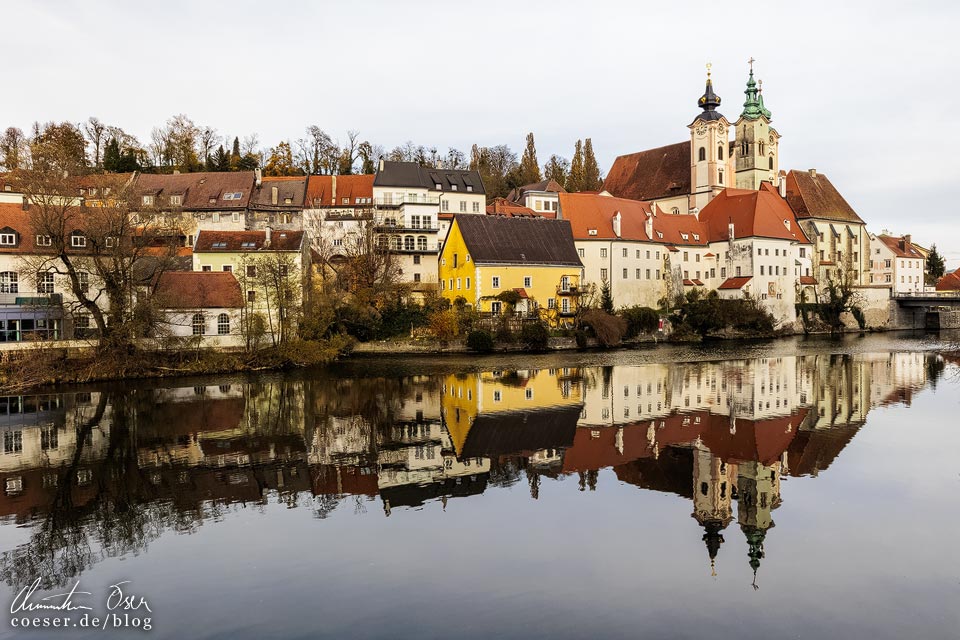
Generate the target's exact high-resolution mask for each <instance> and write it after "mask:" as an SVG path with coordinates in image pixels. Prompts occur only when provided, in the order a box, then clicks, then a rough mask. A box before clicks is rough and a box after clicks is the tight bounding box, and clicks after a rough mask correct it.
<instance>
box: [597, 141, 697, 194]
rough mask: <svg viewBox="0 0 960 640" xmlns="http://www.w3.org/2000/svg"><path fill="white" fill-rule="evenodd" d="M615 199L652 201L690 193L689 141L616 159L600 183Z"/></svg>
mask: <svg viewBox="0 0 960 640" xmlns="http://www.w3.org/2000/svg"><path fill="white" fill-rule="evenodd" d="M603 188H604V190H605V191H609V192H610V193H611V194H612V195H615V196H617V197H618V198H629V199H630V200H655V199H657V198H667V197H671V196H680V195H687V194H689V193H690V142H689V141H687V142H680V143H677V144H671V145H668V146H666V147H659V148H657V149H649V150H647V151H638V152H637V153H631V154H629V155H625V156H619V157H618V158H617V159H616V160H614V161H613V166H612V167H610V171H609V172H608V173H607V179H606V180H605V181H604V183H603Z"/></svg>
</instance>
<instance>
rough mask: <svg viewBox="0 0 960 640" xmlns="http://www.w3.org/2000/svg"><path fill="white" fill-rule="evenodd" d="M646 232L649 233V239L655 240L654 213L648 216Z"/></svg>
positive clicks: (645, 224)
mask: <svg viewBox="0 0 960 640" xmlns="http://www.w3.org/2000/svg"><path fill="white" fill-rule="evenodd" d="M644 227H645V228H644V231H646V232H647V238H648V239H649V240H653V213H652V212H651V213H650V215H648V216H647V220H646V222H645V223H644Z"/></svg>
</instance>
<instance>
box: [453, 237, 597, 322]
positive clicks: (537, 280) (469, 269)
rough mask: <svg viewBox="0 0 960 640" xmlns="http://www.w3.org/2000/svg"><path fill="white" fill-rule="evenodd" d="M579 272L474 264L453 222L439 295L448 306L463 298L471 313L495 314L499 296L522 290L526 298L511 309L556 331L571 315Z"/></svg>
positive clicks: (504, 309) (503, 310)
mask: <svg viewBox="0 0 960 640" xmlns="http://www.w3.org/2000/svg"><path fill="white" fill-rule="evenodd" d="M581 273H582V269H581V268H578V267H571V266H569V265H542V264H537V265H534V264H528V265H523V264H477V263H476V262H474V261H473V259H472V257H471V255H470V251H469V249H468V247H467V245H466V242H465V241H464V238H463V236H462V235H461V233H460V229H459V226H458V224H457V222H456V220H454V223H453V227H452V228H451V229H450V233H449V234H448V235H447V241H446V243H445V244H444V246H443V251H442V252H441V254H440V264H439V279H440V293H441V295H442V296H443V297H444V298H446V299H447V300H449V301H450V302H451V303H453V302H455V301H456V299H457V298H460V297H463V298H464V299H465V300H466V301H467V304H468V305H470V306H471V307H472V308H473V309H475V310H477V311H479V312H481V313H491V314H494V315H499V314H503V313H506V312H507V305H506V304H505V303H503V302H502V301H501V300H499V299H498V296H499V295H500V294H502V293H504V292H507V291H519V290H521V289H522V290H523V294H521V295H522V296H523V295H525V296H526V297H525V298H522V299H521V300H520V302H519V303H517V305H516V309H515V310H516V311H518V312H521V313H526V314H531V315H532V314H537V315H539V316H540V317H542V318H543V319H544V320H546V321H547V322H548V323H549V324H551V325H553V326H558V325H561V324H564V321H565V319H567V318H570V317H572V316H573V315H574V313H575V312H576V309H577V301H578V300H579V295H578V293H579V286H580V276H581Z"/></svg>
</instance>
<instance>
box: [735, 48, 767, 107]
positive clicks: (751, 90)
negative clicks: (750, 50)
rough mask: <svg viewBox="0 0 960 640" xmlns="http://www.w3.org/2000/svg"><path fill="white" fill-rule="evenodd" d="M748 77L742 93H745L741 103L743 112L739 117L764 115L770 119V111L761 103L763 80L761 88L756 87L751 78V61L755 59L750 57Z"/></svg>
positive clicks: (755, 82) (754, 81)
mask: <svg viewBox="0 0 960 640" xmlns="http://www.w3.org/2000/svg"><path fill="white" fill-rule="evenodd" d="M749 62H750V77H749V78H747V89H746V91H744V92H743V93H744V94H746V96H747V99H746V101H745V102H744V103H743V113H741V114H740V117H741V118H746V119H747V120H756V119H757V118H759V117H760V116H763V117H765V118H766V119H767V120H770V111H769V110H767V108H766V107H765V106H764V105H763V95H762V94H761V91H762V86H763V82H762V81H761V83H760V84H761V89H759V90H758V89H757V81H756V80H754V79H753V63H754V62H755V60H754V59H753V58H750V61H749Z"/></svg>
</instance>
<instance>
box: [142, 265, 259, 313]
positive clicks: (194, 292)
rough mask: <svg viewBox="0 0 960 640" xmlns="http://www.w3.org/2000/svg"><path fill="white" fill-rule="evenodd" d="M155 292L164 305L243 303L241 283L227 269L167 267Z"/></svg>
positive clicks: (202, 306) (232, 306)
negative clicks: (191, 269) (203, 269)
mask: <svg viewBox="0 0 960 640" xmlns="http://www.w3.org/2000/svg"><path fill="white" fill-rule="evenodd" d="M153 294H154V296H155V297H156V299H157V301H158V302H159V304H160V307H161V308H164V309H236V308H238V307H242V306H243V295H242V294H241V292H240V283H239V282H237V279H236V278H235V277H234V275H233V274H232V273H230V272H226V271H167V272H165V273H162V274H161V275H160V277H159V278H158V279H157V284H156V286H155V287H154V289H153Z"/></svg>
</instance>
